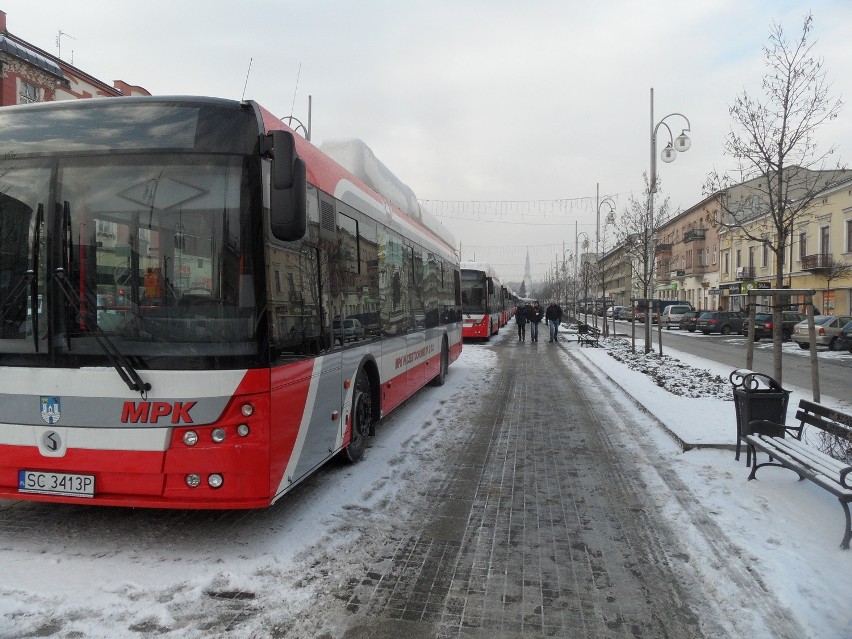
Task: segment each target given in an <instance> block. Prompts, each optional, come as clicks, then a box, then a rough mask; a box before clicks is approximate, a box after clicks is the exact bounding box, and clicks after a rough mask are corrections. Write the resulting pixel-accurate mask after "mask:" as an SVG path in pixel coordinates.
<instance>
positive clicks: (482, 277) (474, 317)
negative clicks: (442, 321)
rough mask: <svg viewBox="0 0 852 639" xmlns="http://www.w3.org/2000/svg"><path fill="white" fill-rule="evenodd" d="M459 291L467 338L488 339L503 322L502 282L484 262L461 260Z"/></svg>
mask: <svg viewBox="0 0 852 639" xmlns="http://www.w3.org/2000/svg"><path fill="white" fill-rule="evenodd" d="M461 291H462V293H461V295H462V313H463V314H464V329H463V331H462V334H463V336H464V337H467V338H479V339H486V340H488V339H490V338H491V336H492V335H494V334H496V333H497V332H498V331H499V330H500V327H501V326H503V325H504V324H505V322H503V319H502V318H503V286H502V285H501V283H500V279H499V278H498V277H497V275H496V274H495V273H494V269H492V268H491V266H490V265H489V264H486V263H484V262H462V264H461Z"/></svg>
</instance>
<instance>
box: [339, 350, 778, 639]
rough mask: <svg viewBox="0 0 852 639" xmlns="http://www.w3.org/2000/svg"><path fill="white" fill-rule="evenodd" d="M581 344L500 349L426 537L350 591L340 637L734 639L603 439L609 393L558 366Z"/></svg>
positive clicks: (433, 494) (393, 543)
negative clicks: (348, 622) (348, 615)
mask: <svg viewBox="0 0 852 639" xmlns="http://www.w3.org/2000/svg"><path fill="white" fill-rule="evenodd" d="M476 347H478V346H476V345H474V346H471V348H476ZM572 347H576V345H568V344H566V343H565V342H561V343H558V344H548V343H547V342H539V343H537V344H530V343H529V342H526V343H517V342H515V341H513V340H508V339H505V340H502V342H500V344H499V345H498V346H497V349H498V351H499V353H500V360H501V361H500V364H501V371H502V372H501V373H500V374H499V375H498V376H497V382H496V384H495V386H494V387H493V389H492V392H491V395H490V396H489V397H487V398H485V399H484V401H483V411H482V412H480V413H479V414H478V415H472V416H471V419H475V420H476V424H475V425H474V426H475V427H474V428H472V429H471V435H470V439H469V441H467V442H466V443H465V445H464V446H462V447H460V450H459V453H458V456H457V458H456V459H454V460H452V461H451V462H449V463H448V464H447V474H446V475H445V476H444V477H443V478H442V479H440V480H436V481H435V482H434V483H433V484H431V485H429V486H427V487H426V488H425V489H424V494H425V495H426V496H427V497H428V498H429V501H430V502H431V508H427V511H428V512H427V513H426V514H424V518H423V520H424V524H423V526H422V529H421V530H420V531H419V533H418V534H416V535H412V536H410V537H408V538H404V539H395V540H389V544H388V551H387V553H386V556H384V557H382V558H381V560H380V561H379V562H377V563H376V565H375V566H374V569H373V570H371V571H370V572H369V573H368V574H367V576H366V578H365V579H364V580H363V581H361V582H359V583H358V584H352V591H351V593H350V594H351V596H350V598H349V610H350V612H352V613H354V614H355V615H356V616H357V618H358V619H359V621H358V623H355V624H353V625H352V626H351V627H350V629H349V630H348V632H347V633H346V634H345V637H346V638H347V639H359V638H361V637H371V638H375V637H440V638H454V637H476V638H479V637H482V638H484V637H488V638H489V639H493V638H498V637H506V638H512V637H649V638H650V637H653V638H657V637H672V638H677V639H682V638H687V637H724V636H731V626H730V625H726V624H725V623H723V621H724V620H722V619H720V617H721V616H723V615H728V613H729V611H724V610H720V609H718V608H716V609H711V610H710V611H709V613H708V612H707V605H706V604H707V601H706V600H707V599H708V598H710V597H711V596H712V595H710V594H708V592H707V591H706V590H705V589H704V588H703V586H702V585H701V584H700V583H699V581H698V580H697V578H696V577H695V576H694V575H693V574H692V573H691V571H690V569H689V565H688V563H689V562H688V557H687V556H685V554H684V552H683V551H682V550H681V549H680V546H679V544H678V540H677V539H676V538H675V537H676V536H675V534H674V533H673V532H672V531H671V530H669V529H668V528H667V527H666V526H665V525H664V523H663V522H662V521H661V519H662V518H661V517H660V516H659V514H657V515H656V516H655V514H654V509H653V508H650V507H649V504H648V503H647V501H646V498H645V492H647V491H646V490H645V489H644V482H643V479H642V476H641V473H640V472H639V471H638V469H637V468H636V467H635V466H634V465H632V464H631V463H630V461H631V460H629V459H625V457H624V456H623V455H622V454H621V451H620V450H619V449H618V442H617V441H616V442H615V443H613V441H612V440H611V439H610V436H609V434H608V430H609V424H608V423H607V422H606V421H605V420H604V419H603V418H602V416H601V414H600V413H601V411H600V410H597V408H596V405H595V404H596V402H600V401H602V399H603V396H602V395H601V393H600V392H598V390H596V389H595V388H594V386H590V384H589V380H588V378H587V377H586V375H585V374H584V371H583V370H582V369H581V368H580V365H579V363H578V364H577V366H570V365H569V366H566V365H565V363H564V359H563V358H562V357H560V355H559V351H561V350H564V349H566V348H567V349H568V351H569V353H570V348H572ZM466 348H467V347H466ZM578 361H579V360H578ZM604 401H605V400H604ZM722 543H724V542H722ZM761 605H762V604H761ZM711 608H712V607H711ZM767 608H768V609H770V610H772V609H773V604H772V603H771V602H770V603H769V604H767ZM702 610H704V611H705V614H703V615H702V614H700V612H699V611H702ZM778 616H779V618H782V619H783V618H784V617H785V615H784V613H783V611H782V612H781V613H780V614H779V615H778ZM794 625H795V624H793V626H794Z"/></svg>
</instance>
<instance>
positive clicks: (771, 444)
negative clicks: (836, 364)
mask: <svg viewBox="0 0 852 639" xmlns="http://www.w3.org/2000/svg"><path fill="white" fill-rule="evenodd" d="M796 419H798V420H799V425H798V426H787V425H784V424H777V423H775V422H771V421H768V420H755V421H752V422H749V430H750V431H751V433H750V434H749V435H747V436H746V438H745V439H746V444H747V446H748V447H749V449H750V450H751V452H752V454H753V455H754V456H755V457H754V460H755V464H754V466H752V468H751V474H750V475H749V477H748V478H749V479H754V478H755V473H756V472H757V469H758V468H762V467H764V466H782V467H784V468H789V469H790V470H792V471H793V472H795V473H797V474H798V475H799V480H802V479H809V480H810V481H812V482H814V483H815V484H817V485H818V486H820V487H821V488H824V489H825V490H827V491H828V492H830V493H831V494H832V495H834V496H835V497H837V499H838V500H840V505H841V506H842V507H843V512H844V514H845V515H846V531H845V533H844V535H843V541H842V542H840V547H841V548H843V549H844V550H848V549H849V542H850V540H852V516H850V513H849V502H850V501H852V415H847V414H846V413H843V412H841V411H839V410H836V409H833V408H828V407H827V406H823V405H822V404H817V403H816V402H810V401H808V400H806V399H803V400H801V401H800V402H799V409H798V410H797V411H796ZM786 435H790V437H786ZM802 435H806V437H804V438H803V437H802ZM807 440H811V441H807ZM758 450H760V451H762V452H764V453H766V454H767V455H769V461H766V462H764V463H762V464H758V463H757V457H756V455H757V451H758ZM832 453H833V454H832ZM840 457H843V458H844V459H845V460H842V459H840Z"/></svg>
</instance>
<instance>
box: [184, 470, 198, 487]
mask: <svg viewBox="0 0 852 639" xmlns="http://www.w3.org/2000/svg"><path fill="white" fill-rule="evenodd" d="M186 485H187V486H189V487H190V488H198V486H200V485H201V477H200V476H199V475H196V474H195V473H190V474H189V475H187V476H186Z"/></svg>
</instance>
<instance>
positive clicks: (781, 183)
mask: <svg viewBox="0 0 852 639" xmlns="http://www.w3.org/2000/svg"><path fill="white" fill-rule="evenodd" d="M812 29H813V16H812V15H811V14H808V15H807V16H806V17H805V18H804V23H803V25H802V33H801V35H800V36H799V37H797V38H796V39H795V40H790V39H788V38H787V34H786V33H785V32H784V30H783V29H782V28H781V25H780V24H775V25H773V27H772V29H771V30H770V34H769V43H768V44H767V45H765V46H764V47H763V56H764V62H765V66H766V75H765V76H764V78H763V85H762V88H763V95H762V96H754V95H752V94H750V93H749V92H748V91H743V93H742V94H740V95H739V96H737V98H736V100H735V102H734V104H733V105H732V106H731V107H730V109H729V110H730V114H731V118H732V120H733V122H732V127H731V132H730V133H729V134H728V136H727V137H726V139H725V142H724V152H725V154H726V155H728V156H730V157H732V158H733V159H734V161H735V163H736V170H735V171H734V172H733V174H734V175H735V176H736V178H734V177H732V176H731V174H727V173H725V174H720V173H717V172H713V173H711V174H710V176H708V180H707V183H706V185H705V193H706V194H710V193H715V192H721V194H722V211H721V213H722V215H721V219H720V220H719V222H720V226H721V227H722V228H723V229H735V230H736V233H737V234H738V235H739V236H741V237H745V238H747V239H748V240H750V241H756V242H760V243H761V244H763V245H764V246H766V247H767V248H768V249H769V250H770V251H771V252H772V253H773V255H774V257H775V283H774V288H782V287H783V281H784V279H783V278H784V254H785V247H786V246H787V243H788V240H789V241H791V242H792V235H793V225H794V222H795V221H796V220H797V219H798V218H799V217H800V216H801V215H802V214H803V212H804V211H805V210H806V209H807V207H808V206H809V205H810V204H811V203H812V202H813V200H814V199H815V198H816V197H817V195H818V194H819V193H820V192H821V191H824V190H825V189H827V188H830V187H831V186H833V185H835V184H837V183H839V182H840V181H842V180H843V179H844V178H845V176H844V174H843V169H842V168H841V167H840V166H839V165H837V166H836V167H834V168H833V169H827V168H826V167H827V166H828V164H829V159H830V156H831V155H832V154H833V153H834V151H835V148H834V147H830V148H828V149H827V150H825V151H822V152H821V151H819V150H818V148H817V143H816V137H815V136H816V132H817V130H818V129H819V128H820V126H822V125H823V124H825V123H826V122H828V121H830V120H833V119H834V118H836V117H837V116H838V114H839V112H840V109H841V107H842V105H843V103H842V101H841V100H840V99H835V98H833V97H832V96H831V83H830V82H829V81H828V80H827V79H826V72H825V69H824V65H823V61H822V60H821V59H820V58H818V57H816V55H815V53H814V43H813V42H811V41H810V40H809V37H810V35H811V31H812ZM773 306H774V308H773V315H774V317H773V325H774V327H775V329H774V333H773V343H774V350H775V370H774V376H775V378H776V379H777V380H778V381H779V382H780V381H781V374H782V373H781V340H782V335H781V331H780V328H781V311H782V308H781V305H780V304H774V305H773Z"/></svg>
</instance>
